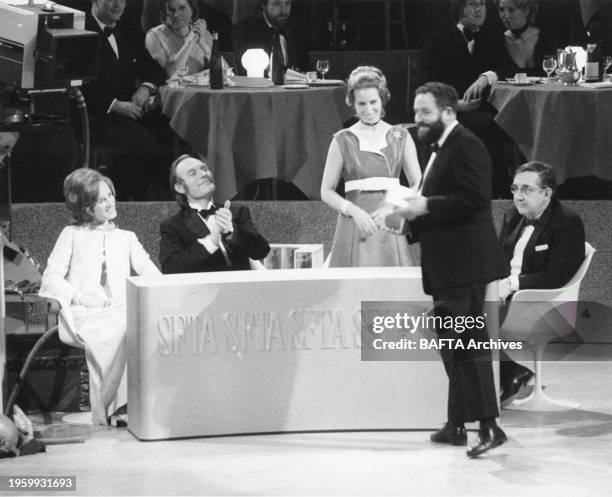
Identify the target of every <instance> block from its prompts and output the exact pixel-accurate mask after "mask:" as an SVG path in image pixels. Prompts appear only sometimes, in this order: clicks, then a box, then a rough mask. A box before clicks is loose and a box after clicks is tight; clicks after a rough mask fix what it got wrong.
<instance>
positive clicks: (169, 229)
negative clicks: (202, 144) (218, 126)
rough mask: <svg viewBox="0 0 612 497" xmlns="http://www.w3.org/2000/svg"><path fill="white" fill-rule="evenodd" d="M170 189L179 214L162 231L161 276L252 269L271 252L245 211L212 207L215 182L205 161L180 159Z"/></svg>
mask: <svg viewBox="0 0 612 497" xmlns="http://www.w3.org/2000/svg"><path fill="white" fill-rule="evenodd" d="M170 188H171V189H172V191H174V192H175V194H176V200H177V202H178V204H179V207H180V209H181V210H180V212H178V213H177V214H175V215H173V216H171V217H170V218H168V219H166V220H164V221H163V222H162V223H161V226H160V234H161V241H160V246H159V261H160V263H161V266H162V272H163V273H196V272H206V271H230V270H243V269H250V261H249V259H252V260H261V259H263V258H264V257H266V255H268V252H269V251H270V246H269V245H268V242H267V241H266V239H265V238H264V237H263V236H261V235H260V234H259V233H258V232H257V229H256V228H255V226H254V225H253V222H252V221H251V213H250V212H249V209H248V207H234V206H233V205H230V202H229V201H226V202H225V204H224V205H223V206H222V207H221V206H220V205H215V204H214V203H213V200H212V199H213V194H214V192H215V182H214V179H213V176H212V173H211V172H210V169H208V166H207V165H206V163H205V162H203V161H201V160H200V159H196V158H194V157H190V156H189V155H187V154H185V155H181V156H180V157H178V158H177V159H176V160H175V161H174V162H173V163H172V165H171V166H170Z"/></svg>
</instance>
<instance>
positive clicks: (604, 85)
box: [578, 81, 612, 88]
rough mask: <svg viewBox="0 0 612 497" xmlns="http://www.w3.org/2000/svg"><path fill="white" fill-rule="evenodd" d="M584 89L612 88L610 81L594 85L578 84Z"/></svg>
mask: <svg viewBox="0 0 612 497" xmlns="http://www.w3.org/2000/svg"><path fill="white" fill-rule="evenodd" d="M578 85H579V86H584V87H585V88H612V81H599V82H596V83H578Z"/></svg>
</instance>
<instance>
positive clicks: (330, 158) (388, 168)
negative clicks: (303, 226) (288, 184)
mask: <svg viewBox="0 0 612 497" xmlns="http://www.w3.org/2000/svg"><path fill="white" fill-rule="evenodd" d="M389 98H390V93H389V90H388V88H387V80H386V78H385V76H384V75H383V73H382V72H381V71H380V70H379V69H377V68H376V67H372V66H360V67H357V68H356V69H355V70H354V71H353V72H352V73H351V75H350V76H349V80H348V87H347V96H346V102H347V104H348V105H349V106H351V107H353V108H354V110H355V114H356V116H357V118H358V119H359V120H358V121H357V122H356V123H355V124H354V125H352V126H351V127H350V128H348V129H344V130H341V131H339V132H337V133H336V134H335V135H334V138H333V140H332V142H331V145H330V147H329V151H328V153H327V160H326V162H325V170H324V172H323V180H322V185H321V198H322V199H323V201H324V202H326V203H327V204H328V205H329V206H331V207H332V208H333V209H335V210H337V211H338V212H340V215H339V217H338V224H337V226H336V233H335V235H334V242H333V245H332V249H331V256H330V260H329V265H330V267H351V266H409V265H412V264H413V260H412V257H411V254H410V250H409V247H408V242H407V240H406V237H404V236H397V235H395V234H393V233H390V232H388V231H383V230H380V229H378V227H377V226H376V224H375V223H374V220H373V219H372V218H371V217H370V212H372V211H374V210H375V209H377V208H378V207H380V205H381V204H382V203H383V202H384V199H385V194H386V191H387V190H388V189H390V188H392V187H394V186H395V185H398V186H399V183H400V180H399V178H400V174H401V173H402V172H403V173H404V175H405V176H406V179H407V181H408V184H409V185H410V186H417V185H418V184H419V181H420V180H421V170H420V167H419V163H418V159H417V154H416V148H415V145H414V142H413V141H412V138H411V136H410V134H409V133H408V131H407V130H406V129H405V128H403V127H401V126H392V125H390V124H388V123H386V122H385V121H383V120H382V117H383V116H384V106H385V104H386V103H387V102H388V101H389ZM341 178H343V179H344V182H345V183H344V189H345V192H346V199H344V198H342V197H341V196H340V195H338V193H336V187H337V186H338V183H339V181H340V179H341Z"/></svg>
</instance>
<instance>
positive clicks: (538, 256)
mask: <svg viewBox="0 0 612 497" xmlns="http://www.w3.org/2000/svg"><path fill="white" fill-rule="evenodd" d="M556 185H557V180H556V176H555V172H554V169H553V168H552V167H551V166H549V165H548V164H545V163H543V162H535V161H533V162H527V163H526V164H523V165H522V166H520V167H519V168H518V169H517V170H516V173H515V175H514V181H513V183H512V187H511V191H512V195H513V198H514V205H513V206H512V207H510V208H509V209H508V210H507V211H506V212H505V214H504V222H503V225H502V230H501V234H500V242H501V245H502V249H503V252H504V258H505V261H506V267H507V269H508V270H509V271H510V276H508V277H507V278H504V279H501V280H499V282H498V288H499V297H500V299H501V300H502V301H504V302H505V301H506V300H508V299H510V298H511V297H512V294H513V293H514V292H516V291H518V290H523V289H526V288H559V287H561V286H563V285H565V284H566V283H567V282H568V281H569V280H570V279H571V278H572V276H574V274H575V273H576V271H578V268H579V267H580V265H581V264H582V261H583V260H584V242H585V235H584V225H583V223H582V220H581V219H580V217H579V216H578V215H577V214H576V213H575V212H573V211H572V210H570V209H568V208H567V207H565V206H564V205H562V204H561V202H559V200H557V199H556V198H555V196H554V192H555V188H556ZM500 361H501V362H500V380H501V381H500V384H501V389H502V394H501V402H502V406H504V405H508V404H510V403H511V402H512V400H514V398H516V397H517V396H518V395H520V391H521V389H523V388H524V387H525V386H526V385H527V383H528V382H529V380H530V379H531V377H532V376H533V372H532V371H531V370H529V369H528V368H526V367H524V366H522V365H520V364H518V363H516V362H513V361H512V360H511V359H510V357H509V356H508V355H507V354H506V353H505V352H501V353H500Z"/></svg>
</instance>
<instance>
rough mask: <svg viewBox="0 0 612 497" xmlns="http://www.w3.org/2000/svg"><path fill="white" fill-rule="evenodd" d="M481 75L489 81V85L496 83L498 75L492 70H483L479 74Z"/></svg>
mask: <svg viewBox="0 0 612 497" xmlns="http://www.w3.org/2000/svg"><path fill="white" fill-rule="evenodd" d="M481 76H484V77H485V78H487V81H488V82H489V85H491V86H492V85H494V84H495V83H497V80H498V77H497V74H496V73H495V72H494V71H485V72H483V73H482V74H481Z"/></svg>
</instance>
